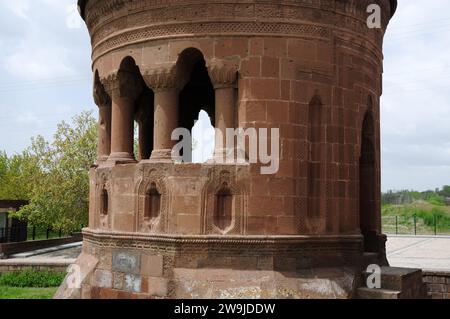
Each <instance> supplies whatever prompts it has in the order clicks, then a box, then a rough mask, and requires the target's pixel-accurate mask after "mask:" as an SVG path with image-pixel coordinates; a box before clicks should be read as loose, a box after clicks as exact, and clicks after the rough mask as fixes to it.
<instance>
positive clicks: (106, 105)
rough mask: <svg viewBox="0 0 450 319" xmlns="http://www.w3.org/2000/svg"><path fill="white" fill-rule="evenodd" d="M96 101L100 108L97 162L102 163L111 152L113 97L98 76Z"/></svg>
mask: <svg viewBox="0 0 450 319" xmlns="http://www.w3.org/2000/svg"><path fill="white" fill-rule="evenodd" d="M94 101H95V104H97V106H98V110H99V117H98V145H97V163H98V164H101V163H103V162H105V161H106V160H107V159H108V157H109V155H110V154H111V99H110V97H109V96H108V94H107V93H106V91H105V88H104V87H103V85H102V83H101V82H100V80H99V79H97V78H96V79H95V81H94Z"/></svg>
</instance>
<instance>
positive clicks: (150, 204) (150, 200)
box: [144, 182, 161, 220]
mask: <svg viewBox="0 0 450 319" xmlns="http://www.w3.org/2000/svg"><path fill="white" fill-rule="evenodd" d="M160 214H161V194H160V192H159V191H158V187H157V186H156V183H155V182H151V183H150V184H149V185H148V187H147V190H146V191H145V201H144V219H145V220H151V219H155V218H158V217H159V216H160Z"/></svg>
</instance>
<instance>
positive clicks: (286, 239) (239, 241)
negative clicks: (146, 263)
mask: <svg viewBox="0 0 450 319" xmlns="http://www.w3.org/2000/svg"><path fill="white" fill-rule="evenodd" d="M83 237H84V239H85V240H90V241H106V240H109V241H116V242H120V241H126V242H128V243H129V244H133V243H139V242H148V243H149V245H155V244H158V243H161V244H163V243H166V244H175V245H181V244H184V245H200V244H209V245H213V244H214V245H217V246H218V247H220V246H221V244H223V245H232V246H236V248H237V249H241V248H239V247H238V246H240V245H244V246H253V247H255V248H256V247H258V246H259V247H262V248H269V247H277V246H291V247H292V246H299V245H301V246H309V247H311V248H312V247H315V246H317V247H321V250H324V248H325V247H326V246H325V245H324V244H327V245H328V247H331V246H342V245H348V247H352V246H353V248H354V249H358V248H359V245H360V243H361V241H362V236H361V235H342V236H333V235H321V236H280V235H273V236H265V235H264V236H263V235H261V236H258V235H254V236H251V235H228V236H223V235H175V234H172V235H169V234H149V233H131V232H116V231H106V230H91V229H88V228H85V229H83Z"/></svg>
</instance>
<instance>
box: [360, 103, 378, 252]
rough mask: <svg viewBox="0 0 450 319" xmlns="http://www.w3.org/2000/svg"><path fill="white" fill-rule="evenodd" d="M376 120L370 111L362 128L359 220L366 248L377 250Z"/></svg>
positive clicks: (371, 250) (369, 250)
mask: <svg viewBox="0 0 450 319" xmlns="http://www.w3.org/2000/svg"><path fill="white" fill-rule="evenodd" d="M374 138H375V132H374V120H373V115H372V113H371V112H370V111H368V112H367V113H366V114H365V116H364V120H363V124H362V129H361V155H360V158H359V222H360V229H361V233H362V235H363V236H364V250H365V251H367V252H377V250H378V244H377V236H378V231H377V229H376V219H377V216H376V207H377V205H376V167H375V165H376V156H375V145H374V142H375V141H374Z"/></svg>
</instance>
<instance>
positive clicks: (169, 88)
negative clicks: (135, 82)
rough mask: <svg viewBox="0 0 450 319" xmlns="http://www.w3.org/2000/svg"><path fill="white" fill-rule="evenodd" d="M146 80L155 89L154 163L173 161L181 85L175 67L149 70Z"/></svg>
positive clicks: (145, 74) (145, 76)
mask: <svg viewBox="0 0 450 319" xmlns="http://www.w3.org/2000/svg"><path fill="white" fill-rule="evenodd" d="M143 76H144V80H145V82H146V83H147V85H148V86H149V87H150V88H152V89H153V92H154V94H155V102H154V104H155V105H154V112H155V114H154V125H153V127H154V143H153V152H152V156H151V158H150V159H151V160H152V161H172V159H173V158H172V149H173V146H174V145H175V144H174V141H172V138H171V137H172V132H173V131H174V130H175V129H176V128H177V127H178V100H179V83H178V81H177V76H176V71H175V68H174V67H168V68H161V69H157V70H148V71H145V72H144V75H143Z"/></svg>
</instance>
